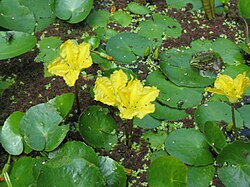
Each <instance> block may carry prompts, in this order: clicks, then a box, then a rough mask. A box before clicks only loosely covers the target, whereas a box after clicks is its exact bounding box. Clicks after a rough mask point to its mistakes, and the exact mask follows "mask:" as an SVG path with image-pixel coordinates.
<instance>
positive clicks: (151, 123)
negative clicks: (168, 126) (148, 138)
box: [133, 115, 161, 129]
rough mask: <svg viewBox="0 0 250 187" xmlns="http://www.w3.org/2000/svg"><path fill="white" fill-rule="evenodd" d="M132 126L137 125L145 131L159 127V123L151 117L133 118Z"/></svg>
mask: <svg viewBox="0 0 250 187" xmlns="http://www.w3.org/2000/svg"><path fill="white" fill-rule="evenodd" d="M133 125H137V126H139V127H141V128H145V129H153V128H155V127H158V126H160V125H161V121H159V120H157V119H155V118H153V117H152V116H151V115H146V116H145V117H144V118H142V119H139V118H134V119H133Z"/></svg>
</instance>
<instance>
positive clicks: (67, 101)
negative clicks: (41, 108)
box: [48, 93, 75, 118]
mask: <svg viewBox="0 0 250 187" xmlns="http://www.w3.org/2000/svg"><path fill="white" fill-rule="evenodd" d="M74 99H75V95H74V94H73V93H65V94H61V95H59V96H56V97H55V98H53V99H51V100H49V101H48V103H49V104H51V105H53V106H54V107H55V109H56V110H57V112H59V114H60V115H61V116H62V117H63V118H65V117H66V116H67V115H68V113H69V112H70V110H71V108H72V106H73V103H74Z"/></svg>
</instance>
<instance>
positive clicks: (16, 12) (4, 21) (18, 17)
mask: <svg viewBox="0 0 250 187" xmlns="http://www.w3.org/2000/svg"><path fill="white" fill-rule="evenodd" d="M0 12H1V14H0V26H1V27H4V28H7V29H9V30H14V31H21V32H26V33H32V32H33V31H34V27H35V23H36V20H35V17H34V15H33V12H32V11H31V10H30V9H29V8H28V7H27V6H24V5H23V4H22V3H21V2H19V0H12V1H9V0H2V1H0ZM0 38H1V37H0ZM0 43H2V42H0ZM20 46H22V45H20ZM20 48H21V47H20Z"/></svg>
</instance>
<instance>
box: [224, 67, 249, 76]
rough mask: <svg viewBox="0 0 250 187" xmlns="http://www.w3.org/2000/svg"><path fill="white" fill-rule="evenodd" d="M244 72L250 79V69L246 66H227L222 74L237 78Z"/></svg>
mask: <svg viewBox="0 0 250 187" xmlns="http://www.w3.org/2000/svg"><path fill="white" fill-rule="evenodd" d="M244 72H246V74H247V76H248V77H250V67H249V66H248V65H246V64H239V65H231V66H227V67H226V68H225V70H224V71H223V72H222V74H224V75H228V76H230V77H232V78H235V77H236V76H237V75H238V74H242V73H244Z"/></svg>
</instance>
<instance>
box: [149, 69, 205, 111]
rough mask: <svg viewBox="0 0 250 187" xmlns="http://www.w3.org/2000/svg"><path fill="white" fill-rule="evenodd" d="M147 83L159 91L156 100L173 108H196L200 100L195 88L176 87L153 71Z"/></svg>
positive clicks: (160, 74)
mask: <svg viewBox="0 0 250 187" xmlns="http://www.w3.org/2000/svg"><path fill="white" fill-rule="evenodd" d="M147 83H148V84H149V85H150V86H155V87H157V88H158V89H159V90H160V94H159V96H158V97H157V99H158V100H159V101H160V102H162V103H164V104H165V105H168V106H170V107H173V108H181V109H185V108H189V107H193V106H196V105H198V104H199V103H200V101H201V99H202V94H201V91H200V90H198V89H195V88H187V87H178V86H176V85H175V84H173V83H171V82H170V81H167V80H166V79H165V76H164V75H163V74H162V73H161V72H160V71H158V70H157V71H154V72H152V73H151V74H149V75H148V77H147Z"/></svg>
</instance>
